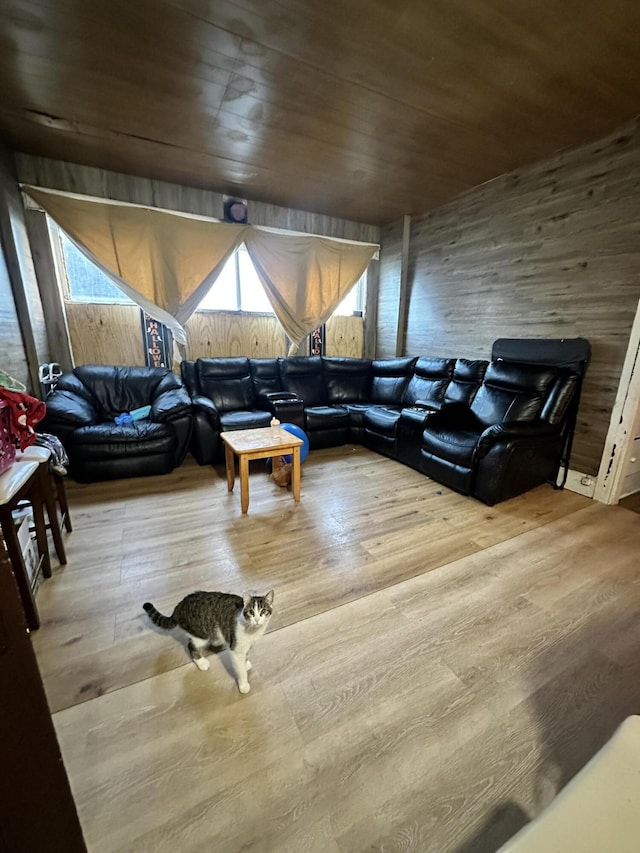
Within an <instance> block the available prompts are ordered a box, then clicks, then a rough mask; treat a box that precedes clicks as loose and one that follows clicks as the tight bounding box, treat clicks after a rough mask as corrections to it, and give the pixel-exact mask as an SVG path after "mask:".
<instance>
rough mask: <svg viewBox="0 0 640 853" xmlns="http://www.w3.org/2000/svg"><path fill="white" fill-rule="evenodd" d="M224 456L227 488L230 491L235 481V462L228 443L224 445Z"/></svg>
mask: <svg viewBox="0 0 640 853" xmlns="http://www.w3.org/2000/svg"><path fill="white" fill-rule="evenodd" d="M224 458H225V461H226V464H227V488H228V490H229V491H230V492H232V491H233V485H234V483H235V481H236V470H235V469H236V464H235V459H234V458H233V450H232V449H231V448H230V447H229V445H228V444H225V446H224Z"/></svg>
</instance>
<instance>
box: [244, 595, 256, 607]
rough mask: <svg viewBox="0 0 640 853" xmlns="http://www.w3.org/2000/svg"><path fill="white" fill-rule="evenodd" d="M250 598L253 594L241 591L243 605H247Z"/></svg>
mask: <svg viewBox="0 0 640 853" xmlns="http://www.w3.org/2000/svg"><path fill="white" fill-rule="evenodd" d="M252 598H253V596H252V595H251V593H250V592H243V593H242V600H243V602H244V606H245V607H247V606H248V605H249V604H250V603H251V599H252Z"/></svg>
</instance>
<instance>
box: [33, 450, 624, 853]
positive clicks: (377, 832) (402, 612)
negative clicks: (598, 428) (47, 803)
mask: <svg viewBox="0 0 640 853" xmlns="http://www.w3.org/2000/svg"><path fill="white" fill-rule="evenodd" d="M250 489H251V503H250V506H249V513H248V515H246V516H242V515H241V513H240V505H239V504H240V498H239V494H237V495H236V494H233V495H229V494H228V493H227V487H226V479H225V475H224V470H223V468H222V467H220V468H217V469H211V468H200V467H198V466H197V465H195V464H194V463H193V462H192V461H189V462H187V463H186V464H185V465H184V466H183V467H182V468H180V469H178V470H177V471H175V472H174V473H173V474H171V475H168V476H166V477H158V478H146V479H140V480H130V481H118V482H116V483H104V484H96V485H93V486H75V485H74V486H71V487H70V488H69V495H70V500H71V506H72V513H73V522H74V532H73V533H72V534H70V535H69V536H68V537H67V539H66V546H67V552H68V557H69V564H68V565H67V566H66V567H65V568H58V569H55V570H54V577H53V578H52V579H50V580H48V581H46V582H45V583H43V585H42V587H41V589H40V592H39V595H38V605H39V607H40V610H41V615H42V622H43V624H42V628H41V629H40V631H39V632H37V633H36V634H34V645H35V648H36V653H37V656H38V661H39V664H40V667H41V670H42V673H43V678H44V681H45V686H46V689H47V695H48V697H49V701H50V705H51V707H52V710H53V711H54V712H55V713H54V722H55V725H56V729H57V732H58V736H59V739H60V743H61V747H62V751H63V756H64V759H65V763H66V765H67V770H68V772H69V776H70V780H71V785H72V788H73V791H74V795H75V797H76V801H77V804H78V809H79V813H80V818H81V821H82V824H83V827H84V831H85V835H86V838H87V842H88V845H89V850H90V851H91V853H116V851H117V853H124V851H131V853H133V852H134V851H135V853H144V851H154V853H162V851H174V850H179V851H180V853H192V851H193V853H196V852H197V853H199V851H203V853H204V851H207V853H211V851H213V852H214V853H216V851H221V853H222V851H224V853H235V851H245V850H251V851H258V853H262V851H264V853H283V851H285V853H286V851H291V853H294V851H295V853H301V851H308V853H311V851H313V853H315V851H318V853H320V851H322V853H360V851H362V853H364V851H380V853H383V851H384V853H389V851H428V853H485V851H486V853H489V851H493V850H495V849H496V848H497V847H498V846H499V845H500V844H501V843H502V842H504V841H505V840H506V839H507V838H508V837H510V835H512V834H513V833H514V832H515V831H516V830H517V829H518V828H519V827H520V826H522V825H523V824H524V823H525V822H526V821H527V820H528V819H529V817H531V816H533V815H534V814H537V813H538V812H539V811H540V810H541V809H542V808H543V807H544V805H546V804H547V803H548V802H549V800H550V799H551V797H552V796H553V794H554V793H555V791H556V790H557V789H558V787H559V786H561V785H564V784H565V783H566V782H567V781H568V780H569V779H570V778H571V777H572V776H573V775H574V774H575V772H576V771H577V770H578V769H579V768H580V767H581V766H582V765H583V764H584V763H586V761H587V760H588V759H589V758H590V757H591V755H592V754H593V753H595V751H596V750H597V749H598V748H599V747H600V746H601V745H602V743H603V742H604V741H605V740H606V739H607V737H608V736H609V735H610V734H611V733H612V731H613V729H614V728H615V727H616V726H617V724H618V723H619V722H620V721H621V720H622V719H623V718H624V717H625V716H627V715H628V714H629V713H633V712H636V713H637V712H638V710H639V709H640V656H639V655H638V648H639V647H640V607H639V604H640V565H639V564H638V559H637V554H638V549H639V546H640V525H639V524H638V517H637V515H636V514H635V513H633V512H630V511H628V510H625V509H622V508H620V507H606V506H604V505H601V504H597V503H594V502H591V501H589V500H588V499H586V498H583V497H581V496H579V495H576V494H573V493H571V492H568V491H563V492H556V491H554V490H553V489H551V488H550V487H547V486H544V487H541V488H539V489H536V490H534V491H533V492H530V493H528V494H527V495H524V496H521V497H519V498H516V499H514V500H512V501H508V502H506V503H503V504H499V505H498V506H496V507H486V506H484V505H483V504H480V503H477V502H475V501H473V500H471V499H469V498H463V497H461V496H460V495H457V494H455V493H453V492H450V491H449V490H447V489H445V488H444V487H442V486H439V485H438V484H436V483H433V482H431V481H429V480H428V479H426V478H424V477H423V476H422V475H420V474H417V473H416V472H414V471H411V470H410V469H408V468H405V467H404V466H402V465H399V464H398V463H396V462H392V461H390V460H387V459H384V458H383V457H380V456H378V455H376V454H374V453H371V452H369V451H367V450H365V449H363V448H355V447H354V448H351V447H346V448H336V449H332V450H326V451H317V452H314V453H312V454H310V456H309V457H308V459H307V461H306V462H305V464H304V466H303V478H302V501H301V503H300V504H298V505H296V504H295V503H294V501H292V499H291V495H290V494H288V493H287V492H286V491H285V490H281V489H279V488H278V487H277V486H275V485H274V484H273V483H272V482H271V481H270V480H269V479H268V478H267V475H266V472H265V470H264V468H263V467H262V466H261V463H259V464H256V465H255V466H254V467H253V468H252V474H251V477H250ZM271 587H274V588H275V590H276V600H275V605H276V615H275V616H274V618H273V620H272V623H271V626H270V631H269V633H268V634H267V635H266V636H265V637H264V638H263V639H262V641H261V643H260V645H258V646H257V647H256V649H255V651H254V653H252V660H253V664H254V670H253V672H252V673H251V676H250V680H251V683H252V690H251V693H250V694H249V695H247V696H242V695H241V694H240V693H239V692H238V691H237V688H236V686H235V684H234V682H233V680H232V678H231V676H230V675H229V672H228V670H227V668H228V661H227V658H226V653H222V654H220V655H215V654H213V653H212V654H211V655H210V660H211V663H212V666H211V669H210V670H209V672H205V673H203V672H200V671H199V670H197V669H196V667H195V666H194V665H193V664H192V663H190V662H189V661H188V658H187V655H186V651H185V648H184V644H183V642H182V640H181V639H180V638H179V637H178V636H173V634H172V633H169V634H167V633H164V632H161V631H159V630H158V629H156V628H154V627H153V626H152V625H151V624H150V622H149V620H148V619H147V617H146V615H145V614H144V613H143V612H142V610H141V605H142V603H143V602H144V601H145V600H151V601H153V602H154V603H155V604H156V606H157V607H158V608H159V609H160V610H163V611H165V612H166V611H170V610H171V609H172V607H173V605H174V604H175V603H176V602H177V601H178V600H179V599H180V598H181V597H182V596H183V595H184V594H186V593H187V592H191V591H192V590H194V589H197V588H205V589H222V590H226V591H233V592H241V591H242V590H243V589H245V588H248V589H252V590H255V591H258V592H260V591H263V592H266V590H267V589H269V588H271Z"/></svg>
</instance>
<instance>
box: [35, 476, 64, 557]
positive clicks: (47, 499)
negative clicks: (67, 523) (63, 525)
mask: <svg viewBox="0 0 640 853" xmlns="http://www.w3.org/2000/svg"><path fill="white" fill-rule="evenodd" d="M47 465H48V463H47V462H41V463H40V466H39V467H38V478H39V482H40V493H41V496H42V499H43V500H44V504H45V506H46V508H47V516H48V518H49V530H50V531H51V535H52V536H53V542H54V545H55V548H56V554H57V557H58V560H59V561H60V564H61V565H63V566H64V565H66V562H67V555H66V553H65V550H64V542H63V541H62V531H61V530H60V522H59V521H58V507H57V506H56V498H55V493H54V491H53V487H52V481H51V478H50V476H49V472H48V471H47Z"/></svg>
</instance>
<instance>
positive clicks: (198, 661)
mask: <svg viewBox="0 0 640 853" xmlns="http://www.w3.org/2000/svg"><path fill="white" fill-rule="evenodd" d="M193 662H194V663H195V665H196V666H197V667H198V669H199V670H200V671H201V672H206V671H207V670H208V669H209V666H210V664H209V661H208V660H207V659H206V658H194V659H193Z"/></svg>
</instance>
